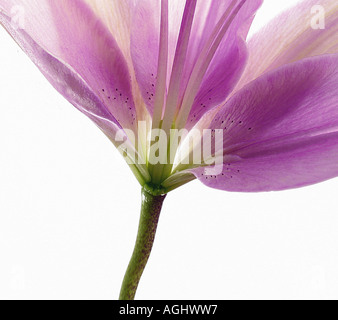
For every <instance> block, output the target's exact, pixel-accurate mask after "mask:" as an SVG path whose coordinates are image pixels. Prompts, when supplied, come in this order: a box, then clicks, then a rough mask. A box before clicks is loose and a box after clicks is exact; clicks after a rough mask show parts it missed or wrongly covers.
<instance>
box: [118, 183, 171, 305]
mask: <svg viewBox="0 0 338 320" xmlns="http://www.w3.org/2000/svg"><path fill="white" fill-rule="evenodd" d="M165 198H166V195H157V196H155V195H152V194H150V193H149V192H148V191H146V190H145V189H144V188H143V189H142V207H141V217H140V223H139V229H138V234H137V239H136V244H135V248H134V252H133V255H132V257H131V260H130V262H129V266H128V269H127V272H126V274H125V276H124V280H123V283H122V288H121V293H120V300H134V298H135V294H136V290H137V287H138V284H139V282H140V279H141V276H142V273H143V271H144V268H145V267H146V264H147V262H148V259H149V256H150V253H151V249H152V247H153V243H154V239H155V234H156V229H157V225H158V220H159V218H160V213H161V209H162V205H163V201H164V199H165Z"/></svg>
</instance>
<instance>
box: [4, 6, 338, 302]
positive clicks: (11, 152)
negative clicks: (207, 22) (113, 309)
mask: <svg viewBox="0 0 338 320" xmlns="http://www.w3.org/2000/svg"><path fill="white" fill-rule="evenodd" d="M295 2H296V1H283V2H282V1H275V0H267V1H266V4H265V5H264V7H263V8H262V9H261V11H260V13H259V14H258V16H257V19H256V22H255V26H254V30H257V29H258V28H259V27H260V26H261V25H262V24H264V23H265V22H266V21H268V20H269V19H271V18H272V17H273V16H274V15H275V14H277V13H278V11H280V10H281V9H283V7H284V8H285V7H287V6H289V5H291V4H294V3H295ZM0 44H1V50H0V70H1V77H0V95H1V96H0V110H1V117H0V259H1V261H0V298H1V299H116V298H117V297H118V294H119V288H120V284H121V281H122V278H123V275H124V271H125V268H126V266H127V264H128V261H129V258H130V254H131V252H132V249H133V245H134V240H135V237H136V231H137V224H138V219H139V207H140V188H139V186H138V183H137V182H136V180H135V178H134V177H133V175H132V174H131V172H130V171H129V168H128V167H127V165H126V164H125V163H124V161H123V160H122V158H121V157H120V155H119V154H118V152H117V151H116V150H115V149H114V147H113V146H112V145H111V143H110V142H109V141H108V139H106V138H105V137H104V135H103V134H102V133H101V132H100V131H99V130H98V129H97V128H96V127H95V125H93V124H92V123H91V122H90V121H89V120H87V118H85V117H84V116H83V115H81V114H80V113H79V112H78V111H76V110H75V109H74V108H73V107H72V106H71V105H70V104H69V103H68V102H67V101H65V100H64V99H63V98H62V97H61V96H59V94H58V93H56V92H55V91H54V89H53V88H52V87H51V86H50V85H49V83H48V82H47V81H46V80H45V79H44V77H43V76H42V75H41V74H40V73H39V72H38V70H37V69H36V68H35V67H34V65H33V64H32V63H31V62H30V61H29V59H28V58H27V57H26V56H25V55H24V54H23V53H22V52H21V51H20V49H19V48H18V47H17V46H16V44H15V43H14V42H13V40H12V39H11V38H10V37H9V36H8V34H6V32H5V31H4V30H2V29H1V30H0ZM337 190H338V179H336V180H331V181H328V182H325V183H322V184H319V185H316V186H312V187H308V188H304V189H300V190H293V191H287V192H280V193H265V194H231V193H226V192H221V191H216V190H212V189H208V188H207V187H205V186H203V185H202V184H201V183H199V182H197V181H196V182H193V183H190V184H189V185H187V186H185V187H183V188H181V189H179V190H177V191H175V192H173V193H171V194H169V195H168V197H167V200H166V203H165V205H164V209H163V212H162V217H161V221H160V225H159V229H158V234H157V239H156V243H155V246H154V250H153V252H152V256H151V259H150V262H149V264H148V267H147V269H146V271H145V273H144V276H143V278H142V281H141V284H140V288H139V291H138V294H137V298H138V299H337V298H338V233H337V230H338V210H337V207H338V203H337V202H338V201H337Z"/></svg>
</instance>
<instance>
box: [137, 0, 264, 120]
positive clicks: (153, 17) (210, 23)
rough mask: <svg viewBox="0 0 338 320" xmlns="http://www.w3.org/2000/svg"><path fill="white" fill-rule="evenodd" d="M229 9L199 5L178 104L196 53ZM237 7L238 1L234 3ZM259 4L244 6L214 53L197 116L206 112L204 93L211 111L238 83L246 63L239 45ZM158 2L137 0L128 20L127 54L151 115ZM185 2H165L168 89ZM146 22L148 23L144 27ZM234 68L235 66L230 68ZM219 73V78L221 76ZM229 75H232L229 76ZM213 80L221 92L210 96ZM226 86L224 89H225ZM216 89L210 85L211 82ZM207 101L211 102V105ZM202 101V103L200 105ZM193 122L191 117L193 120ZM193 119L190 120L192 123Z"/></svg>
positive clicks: (223, 4) (218, 2)
mask: <svg viewBox="0 0 338 320" xmlns="http://www.w3.org/2000/svg"><path fill="white" fill-rule="evenodd" d="M231 3H233V1H231V0H215V1H209V0H208V1H205V0H198V1H197V6H196V12H195V16H194V22H193V26H192V31H191V35H190V40H189V46H188V52H187V58H186V59H185V61H186V63H185V64H184V65H182V69H184V70H183V76H182V78H183V79H182V83H181V86H180V87H181V89H182V90H181V92H180V100H181V99H182V97H183V94H184V90H185V88H186V85H187V83H188V81H189V77H190V75H191V72H192V69H193V68H194V65H195V63H196V61H197V59H198V57H199V54H200V51H201V49H202V48H203V46H204V45H205V44H206V43H207V41H208V40H209V38H210V36H211V34H212V32H213V30H214V28H215V26H216V24H217V23H218V21H219V19H220V18H221V17H222V15H223V14H224V12H225V11H226V10H227V9H228V7H229V5H230V4H231ZM235 3H240V1H235ZM261 3H262V0H250V1H247V2H246V3H245V4H244V6H243V8H242V9H241V11H240V13H239V14H238V15H237V17H236V19H235V20H234V22H233V24H232V26H231V27H230V28H229V32H228V33H227V35H226V36H225V37H224V39H223V41H222V44H221V45H220V48H219V50H218V52H216V55H215V58H214V59H213V61H212V63H211V65H210V68H209V70H208V73H207V75H206V76H207V78H206V80H205V81H204V85H202V87H201V90H200V93H199V98H198V99H197V102H196V106H195V108H196V109H198V110H200V111H201V113H203V111H204V112H205V111H206V110H204V108H203V107H202V108H201V104H202V103H203V101H204V100H203V99H204V98H206V94H207V93H208V97H207V100H208V107H207V109H209V108H212V107H214V106H215V105H217V104H219V103H220V102H223V101H224V100H225V98H226V96H227V95H228V94H229V92H230V91H231V90H232V89H233V87H234V86H235V84H236V82H237V81H238V80H239V78H240V75H241V73H242V71H243V68H244V65H245V61H246V57H247V56H246V49H245V46H244V43H243V39H245V38H246V34H247V31H248V26H249V25H250V24H251V21H252V18H253V15H254V13H255V12H256V10H257V9H258V7H259V6H260V5H261ZM160 4H161V1H160V0H154V1H151V2H150V1H147V0H138V1H137V2H136V7H135V11H134V14H133V23H132V27H131V34H132V35H131V52H132V59H133V62H134V68H135V72H136V78H137V81H138V83H139V85H140V87H141V92H142V95H143V98H144V100H145V102H146V103H147V106H148V109H149V111H150V113H152V112H153V105H154V96H155V92H156V81H157V78H156V77H157V70H158V63H157V62H158V56H159V47H160V46H159V42H160V35H159V33H160V16H161V6H160ZM185 4H186V1H181V0H172V1H169V48H168V75H167V87H168V86H169V82H170V79H171V71H172V67H173V62H174V57H175V52H176V45H177V42H178V38H179V34H180V27H181V24H182V18H183V14H184V9H185ZM145 21H147V23H145ZM234 61H235V62H238V63H234ZM220 67H221V68H222V69H221V70H222V72H220ZM230 69H231V70H230ZM216 75H218V76H219V77H218V79H217V80H219V81H218V82H217V86H219V87H222V88H223V90H219V91H217V93H216V91H215V95H214V94H212V93H211V91H210V87H209V86H208V85H209V83H210V79H212V78H214V76H216ZM225 82H226V84H225ZM212 85H213V86H215V81H212ZM210 98H212V99H213V100H214V102H213V103H210V100H209V99H210ZM214 98H215V99H214ZM202 100H203V101H202ZM192 117H193V116H192ZM193 118H195V117H193Z"/></svg>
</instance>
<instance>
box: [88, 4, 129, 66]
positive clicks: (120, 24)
mask: <svg viewBox="0 0 338 320" xmlns="http://www.w3.org/2000/svg"><path fill="white" fill-rule="evenodd" d="M84 1H85V2H86V3H87V4H88V5H89V6H90V7H91V8H92V9H93V10H94V12H95V14H96V15H97V16H98V17H99V19H100V20H101V21H102V22H103V23H104V24H105V26H106V27H107V28H108V29H109V31H110V32H111V34H112V36H113V37H114V39H115V40H116V42H117V44H118V46H119V48H120V49H121V51H122V52H123V54H124V57H125V58H126V59H131V58H130V24H131V12H132V8H133V2H132V0H123V1H121V0H84Z"/></svg>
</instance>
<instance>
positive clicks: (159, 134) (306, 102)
mask: <svg viewBox="0 0 338 320" xmlns="http://www.w3.org/2000/svg"><path fill="white" fill-rule="evenodd" d="M262 2H263V0H185V1H183V0H30V1H26V0H0V23H1V25H3V26H4V28H5V29H6V30H7V31H8V32H9V34H10V35H11V36H12V37H13V38H14V40H15V41H16V42H17V43H18V44H19V45H20V47H21V48H22V49H23V50H24V51H25V52H26V53H27V55H28V56H29V57H30V58H31V59H32V61H33V62H34V63H35V64H36V66H37V67H38V68H39V69H40V70H41V72H42V73H43V74H44V76H45V77H46V78H47V79H48V81H49V82H50V83H51V84H52V85H53V86H54V87H55V89H56V90H58V91H59V92H60V93H61V94H62V95H63V96H64V97H65V98H66V99H67V100H68V101H69V102H70V103H71V104H73V105H74V106H75V107H76V108H77V109H78V110H79V111H81V112H82V113H83V114H85V115H86V116H87V117H88V118H90V119H91V120H92V121H93V122H94V123H95V124H96V125H97V126H98V127H99V128H100V129H101V130H102V131H103V132H104V133H105V135H106V136H107V137H108V138H109V139H110V140H111V141H112V142H113V144H114V145H115V146H116V147H118V148H119V150H120V151H121V153H122V154H123V156H124V157H125V159H126V161H127V162H128V164H129V166H130V168H131V169H132V171H133V173H134V174H135V176H136V178H137V180H138V181H139V183H140V184H141V186H142V194H143V198H142V200H143V201H142V210H141V219H140V227H139V233H138V237H137V241H136V246H135V250H134V253H133V255H132V259H131V262H130V265H129V267H128V270H127V273H126V276H125V279H124V282H123V285H122V290H121V296H120V298H121V299H133V298H134V297H135V293H136V289H137V286H138V283H139V280H140V278H141V275H142V272H143V270H144V268H145V266H146V263H147V261H148V258H149V255H150V252H151V248H152V244H153V242H154V238H155V233H156V227H157V223H158V219H159V215H160V211H161V207H162V204H163V201H164V199H165V197H166V195H167V194H168V193H169V192H170V191H172V190H174V189H177V188H178V187H180V186H182V185H183V184H186V183H188V182H190V181H192V180H194V179H198V180H200V181H201V182H202V183H203V184H205V185H207V186H209V187H212V188H217V189H222V190H226V191H238V192H262V191H278V190H284V189H290V188H298V187H303V186H306V185H310V184H314V183H319V182H321V181H324V180H327V179H331V178H334V177H337V176H338V93H337V84H338V71H337V66H338V36H337V34H338V33H337V32H338V3H337V1H336V0H306V1H302V2H301V3H299V4H297V6H295V7H294V8H291V9H290V10H288V11H287V12H285V13H283V14H281V15H280V16H278V17H277V18H275V19H274V20H272V22H270V24H268V25H267V26H266V27H265V28H263V29H262V30H261V31H260V32H258V33H257V34H255V35H254V36H253V37H252V38H251V39H250V40H249V41H247V35H248V32H249V29H250V26H251V24H252V21H253V19H254V16H255V13H256V12H257V10H258V9H259V7H260V6H261V4H262ZM315 6H317V7H319V8H322V9H323V12H324V13H325V26H324V28H323V26H322V25H317V27H318V28H317V27H316V21H314V19H315V17H314V12H313V10H311V9H312V8H313V7H315ZM13 12H20V13H21V14H22V17H21V18H22V19H19V18H20V17H19V18H18V17H17V16H15V13H13ZM18 22H21V24H22V25H20V23H18ZM182 133H183V134H182ZM199 133H201V134H199ZM209 138H210V139H209ZM173 141H174V142H175V141H176V142H178V143H176V144H175V143H173ZM191 141H192V143H191ZM214 142H215V143H214ZM201 145H202V147H201ZM196 150H200V151H201V152H202V153H203V154H205V151H208V150H209V153H208V156H209V158H207V159H206V158H203V159H202V160H201V161H195V160H196V159H195V158H194V154H195V152H196ZM168 151H170V152H168ZM192 158H194V159H192ZM177 159H179V161H177ZM210 159H211V160H212V162H210V161H209V160H210Z"/></svg>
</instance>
